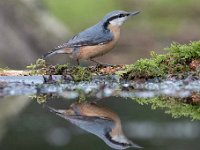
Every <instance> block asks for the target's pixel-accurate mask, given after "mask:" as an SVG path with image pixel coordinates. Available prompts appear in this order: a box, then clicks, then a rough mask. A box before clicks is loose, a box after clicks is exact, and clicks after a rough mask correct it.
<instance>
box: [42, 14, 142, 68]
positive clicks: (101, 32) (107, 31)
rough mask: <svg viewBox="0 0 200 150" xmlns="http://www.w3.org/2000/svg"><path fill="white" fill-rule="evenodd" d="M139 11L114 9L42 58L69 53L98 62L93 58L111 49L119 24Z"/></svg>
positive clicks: (77, 57)
mask: <svg viewBox="0 0 200 150" xmlns="http://www.w3.org/2000/svg"><path fill="white" fill-rule="evenodd" d="M139 13H140V11H135V12H127V11H123V10H115V11H112V12H110V13H108V14H107V15H105V16H104V17H103V19H102V20H101V21H99V22H98V23H97V24H95V25H93V26H91V27H89V28H87V29H85V30H83V31H82V32H80V33H78V34H77V35H75V36H74V37H72V38H71V39H69V40H68V41H67V42H65V43H63V44H61V45H59V46H57V47H55V48H54V49H53V50H51V51H50V52H48V53H46V54H44V55H43V57H42V58H43V59H46V58H47V57H49V56H52V55H54V54H69V55H70V57H71V58H73V59H75V60H76V61H77V64H78V65H79V60H90V61H92V62H95V63H97V64H99V62H97V61H96V60H94V58H96V57H99V56H102V55H104V54H106V53H108V52H109V51H111V50H112V49H113V48H114V47H115V45H116V43H117V41H118V40H119V37H120V26H121V25H122V24H123V23H124V22H125V21H126V20H127V19H128V18H129V17H131V16H135V15H137V14H139Z"/></svg>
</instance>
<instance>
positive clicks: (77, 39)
mask: <svg viewBox="0 0 200 150" xmlns="http://www.w3.org/2000/svg"><path fill="white" fill-rule="evenodd" d="M112 39H113V34H112V33H110V31H109V30H105V29H104V28H103V27H102V26H101V25H100V24H97V25H95V26H92V27H90V28H88V29H86V30H84V31H82V32H80V33H79V34H77V35H76V36H74V37H73V38H71V39H70V40H69V41H67V42H66V43H64V44H62V45H59V46H58V47H56V48H55V50H58V49H63V48H73V47H82V46H92V45H100V44H105V43H108V42H110V41H111V40H112Z"/></svg>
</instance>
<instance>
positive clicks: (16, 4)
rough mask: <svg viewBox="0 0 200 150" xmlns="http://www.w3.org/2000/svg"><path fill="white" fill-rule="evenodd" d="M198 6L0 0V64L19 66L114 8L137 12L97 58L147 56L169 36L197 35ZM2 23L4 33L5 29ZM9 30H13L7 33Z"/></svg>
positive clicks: (123, 0)
mask: <svg viewBox="0 0 200 150" xmlns="http://www.w3.org/2000/svg"><path fill="white" fill-rule="evenodd" d="M199 6H200V1H199V0H181V1H173V0H84V1H81V0H73V1H68V0H41V1H40V0H19V1H13V0H7V1H6V0H2V1H1V2H0V8H2V9H1V10H0V11H1V14H0V19H1V18H2V17H3V19H4V20H3V21H4V22H5V21H6V22H7V25H0V28H1V29H2V30H1V32H3V33H2V34H0V35H1V36H0V39H1V43H0V45H1V46H0V51H1V53H2V55H1V58H0V64H1V67H5V66H8V67H10V68H24V67H25V66H26V65H27V64H30V63H33V62H34V61H35V60H36V59H37V58H38V57H41V55H42V54H44V53H46V52H47V51H49V50H51V49H52V48H54V47H56V46H57V45H59V44H62V43H63V42H65V41H67V40H68V39H69V38H70V37H72V36H74V34H77V33H78V32H80V31H82V30H83V29H85V28H87V27H90V26H92V25H94V24H96V23H97V22H98V21H99V20H101V19H102V18H103V16H104V15H105V14H107V13H108V12H110V11H113V10H118V9H121V10H126V11H136V10H141V11H142V12H141V13H140V14H139V15H137V16H135V17H133V18H131V19H129V20H128V21H127V22H126V23H125V24H124V25H123V26H122V33H121V38H120V41H119V42H118V45H117V46H116V48H115V49H114V50H113V51H112V52H110V53H108V54H107V55H105V56H103V57H101V58H98V59H99V60H100V61H104V62H106V63H114V64H125V63H133V62H135V61H136V60H137V59H139V58H141V57H149V51H151V50H155V51H157V52H159V53H164V51H163V48H165V47H167V46H169V45H170V43H172V42H173V41H176V42H179V43H188V42H190V41H193V40H199V39H200V30H199V24H200V17H199V13H200V9H199ZM7 26H10V29H8V31H9V33H8V32H6V30H5V29H4V28H6V27H7ZM7 28H8V27H7ZM12 30H13V32H14V34H15V36H13V35H12V34H11V33H10V32H11V31H12ZM16 38H18V39H17V40H21V41H20V42H21V43H22V44H21V43H20V42H18V41H17V40H16ZM24 45H25V46H24ZM13 53H15V54H16V55H15V57H14V58H15V59H12V58H13V56H14V55H13ZM22 53H23V55H21V54H22ZM22 58H23V59H22ZM66 59H67V57H66V55H59V56H54V57H52V58H50V59H49V60H48V61H49V62H50V63H65V62H66ZM67 62H69V60H67ZM83 63H88V62H83Z"/></svg>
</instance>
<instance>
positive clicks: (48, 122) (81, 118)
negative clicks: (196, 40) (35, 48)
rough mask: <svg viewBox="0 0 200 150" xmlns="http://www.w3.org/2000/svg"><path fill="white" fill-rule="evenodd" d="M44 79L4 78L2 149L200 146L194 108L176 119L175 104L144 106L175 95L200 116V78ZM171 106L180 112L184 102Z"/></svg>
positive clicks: (0, 110) (0, 128) (0, 122)
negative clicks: (130, 79)
mask: <svg viewBox="0 0 200 150" xmlns="http://www.w3.org/2000/svg"><path fill="white" fill-rule="evenodd" d="M60 78H61V77H60V76H54V77H53V79H54V80H59V79H60ZM44 80H45V79H44V78H43V77H42V76H33V77H31V78H29V79H28V80H27V78H26V77H0V81H1V82H0V96H1V99H0V149H1V150H9V149H22V150H23V149H24V150H25V149H30V150H31V149H48V150H51V149H59V150H62V149H63V150H64V149H76V150H78V149H97V150H98V149H113V148H115V149H119V148H127V147H129V146H131V144H130V143H131V142H130V141H132V142H133V143H134V144H137V146H141V147H144V148H145V149H150V150H151V149H152V150H153V149H154V150H156V149H164V150H171V149H193V150H197V149H199V147H200V144H199V141H200V122H199V121H198V120H194V121H191V120H192V119H191V117H192V116H193V114H192V113H191V111H188V112H187V113H186V114H189V115H188V116H186V117H181V118H176V119H174V118H173V117H172V115H171V114H165V113H164V112H165V111H166V110H168V107H170V108H172V105H177V104H176V103H172V104H171V103H170V105H169V104H168V103H167V104H163V103H162V105H161V104H160V102H159V104H157V103H156V104H154V103H151V104H153V105H156V106H157V105H159V106H158V107H159V108H158V109H156V110H152V109H151V105H145V103H146V102H151V101H152V99H154V98H155V97H157V99H165V98H166V100H167V101H170V102H171V101H173V102H174V99H176V100H177V101H179V102H181V104H184V105H185V104H186V105H187V104H189V105H191V106H192V108H193V106H194V108H193V109H192V110H193V111H195V112H196V113H197V114H195V116H200V110H198V108H199V105H198V104H194V103H195V102H196V101H195V102H194V101H192V100H194V97H195V96H196V97H197V98H196V99H197V103H198V96H199V93H200V86H199V85H200V80H190V81H186V80H178V81H177V80H166V81H160V80H152V81H148V82H146V83H139V82H131V83H128V82H125V81H120V82H119V79H118V78H116V77H115V76H113V77H109V78H108V77H103V78H101V79H99V78H96V79H94V80H93V81H92V82H80V83H74V82H64V83H59V84H58V83H55V82H51V83H45V84H44V83H43V82H44ZM171 99H172V100H171ZM140 103H142V104H144V105H141V104H140ZM70 106H71V107H70ZM166 106H168V107H166ZM162 107H164V108H162ZM184 108H185V107H184ZM188 109H189V108H188ZM172 110H173V112H171V113H172V114H173V113H174V114H173V115H175V114H176V115H177V112H175V111H180V112H181V111H182V105H181V106H180V108H177V107H176V108H172ZM184 111H185V110H184ZM185 112H186V111H185ZM189 112H190V113H189ZM181 113H182V112H181ZM99 114H100V115H99ZM119 119H120V120H121V121H119ZM193 119H194V118H193ZM116 126H118V127H117V129H116V128H115V127H116ZM113 130H115V132H111V131H113ZM91 133H92V134H91ZM116 135H118V136H116ZM119 135H120V138H119ZM113 139H114V140H113ZM129 140H130V141H129ZM110 141H111V142H110ZM116 141H117V143H116ZM119 141H120V142H119ZM125 143H126V144H125ZM127 143H128V144H127ZM132 146H136V145H132ZM132 149H134V148H132Z"/></svg>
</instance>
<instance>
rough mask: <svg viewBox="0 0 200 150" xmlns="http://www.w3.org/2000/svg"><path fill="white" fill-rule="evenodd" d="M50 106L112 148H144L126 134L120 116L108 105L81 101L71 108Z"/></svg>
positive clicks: (57, 113) (55, 111)
mask: <svg viewBox="0 0 200 150" xmlns="http://www.w3.org/2000/svg"><path fill="white" fill-rule="evenodd" d="M48 108H49V110H50V111H51V112H53V113H55V114H56V115H58V116H60V117H62V118H64V119H66V120H68V121H69V122H71V123H72V124H75V125H76V126H78V127H80V128H82V129H83V130H85V131H87V132H90V133H92V134H94V135H96V136H97V137H99V138H100V139H102V140H103V141H104V142H105V143H106V144H107V145H108V146H110V147H111V148H114V149H127V148H130V147H133V148H142V147H140V146H139V145H137V144H135V143H133V142H132V141H130V140H129V139H128V138H127V137H126V136H125V135H124V132H123V131H122V126H121V121H120V118H119V116H118V115H117V114H116V113H115V112H113V111H112V110H111V109H110V108H108V107H105V106H100V105H97V104H96V103H94V102H81V103H73V104H72V105H71V106H70V108H69V109H55V108H52V107H48Z"/></svg>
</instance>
